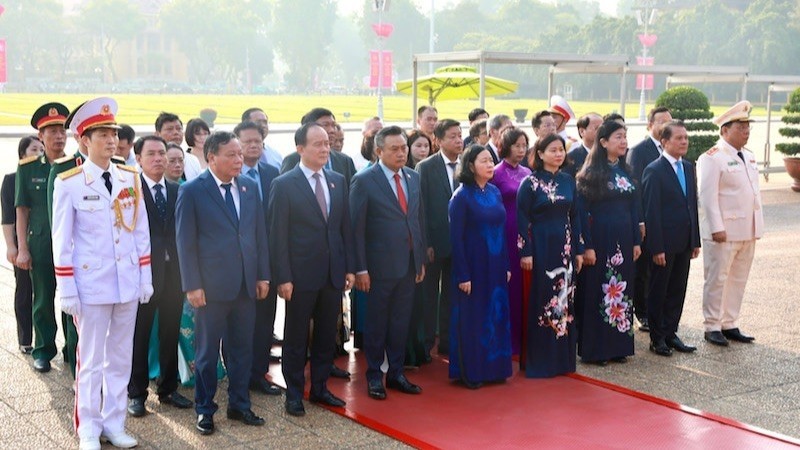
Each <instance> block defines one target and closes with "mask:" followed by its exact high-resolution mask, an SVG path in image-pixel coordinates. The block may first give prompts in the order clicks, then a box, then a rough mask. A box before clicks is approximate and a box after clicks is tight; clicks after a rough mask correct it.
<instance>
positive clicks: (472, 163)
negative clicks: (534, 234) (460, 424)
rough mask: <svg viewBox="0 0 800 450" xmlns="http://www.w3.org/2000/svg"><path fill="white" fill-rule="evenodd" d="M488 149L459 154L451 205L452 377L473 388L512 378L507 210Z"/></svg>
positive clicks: (470, 149) (471, 147)
mask: <svg viewBox="0 0 800 450" xmlns="http://www.w3.org/2000/svg"><path fill="white" fill-rule="evenodd" d="M493 174H494V162H493V160H492V155H491V153H490V150H489V149H487V148H486V147H483V146H480V145H472V146H470V147H469V148H468V149H467V150H466V151H464V153H463V154H462V155H461V172H460V174H459V175H458V179H459V181H460V182H461V186H459V187H458V189H456V191H455V192H454V193H453V198H452V199H451V200H450V206H449V210H448V212H449V217H450V242H451V244H452V246H453V252H452V261H453V272H452V278H453V281H452V282H453V287H452V291H451V292H452V293H453V294H452V298H451V305H450V378H451V379H455V380H459V381H461V382H462V383H463V384H464V385H465V386H466V387H468V388H470V389H477V388H478V387H480V386H481V385H482V384H483V383H484V382H500V381H504V380H505V379H506V378H508V377H510V376H511V324H510V322H509V318H508V279H509V278H510V277H511V272H510V271H509V265H508V251H507V249H506V242H505V240H506V239H505V221H506V211H505V208H503V199H502V197H501V195H500V191H499V190H498V189H497V187H495V186H494V185H492V184H490V183H489V180H490V179H491V178H492V175H493Z"/></svg>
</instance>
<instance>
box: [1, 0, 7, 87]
mask: <svg viewBox="0 0 800 450" xmlns="http://www.w3.org/2000/svg"><path fill="white" fill-rule="evenodd" d="M1 9H2V6H0V13H2V10H1ZM5 82H6V40H5V39H0V83H5Z"/></svg>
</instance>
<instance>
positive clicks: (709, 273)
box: [697, 101, 764, 346]
mask: <svg viewBox="0 0 800 450" xmlns="http://www.w3.org/2000/svg"><path fill="white" fill-rule="evenodd" d="M751 109H752V106H751V105H750V102H748V101H741V102H739V103H737V104H736V105H734V106H733V107H732V108H731V109H729V110H728V111H726V112H725V113H724V114H722V115H720V116H719V117H717V118H715V119H714V120H713V122H714V124H716V125H717V126H719V127H720V136H721V138H720V140H719V141H718V142H717V144H716V145H715V146H714V147H712V148H711V149H710V150H708V151H706V152H705V153H703V154H702V155H701V156H700V158H699V159H698V161H697V166H698V173H699V182H700V189H699V197H700V210H701V211H702V212H703V217H702V219H701V224H700V229H701V237H702V239H703V269H704V274H705V284H704V285H703V317H704V318H705V320H704V322H703V324H704V327H705V339H706V340H707V341H708V342H710V343H712V344H714V345H720V346H727V345H728V342H729V340H733V341H737V342H744V343H748V342H752V341H753V340H754V338H753V337H752V336H748V335H746V334H744V333H742V332H741V331H740V330H739V323H738V321H739V310H740V308H741V306H742V297H743V296H744V287H745V284H747V277H748V276H749V274H750V266H751V264H752V262H753V253H754V251H755V245H756V239H759V238H760V237H761V236H762V235H763V234H764V217H763V214H762V209H761V193H760V191H759V187H758V165H757V164H756V158H755V156H754V155H753V153H752V152H750V150H748V149H746V148H745V147H744V146H745V145H746V144H747V140H748V139H749V137H750V110H751Z"/></svg>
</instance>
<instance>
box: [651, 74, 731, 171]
mask: <svg viewBox="0 0 800 450" xmlns="http://www.w3.org/2000/svg"><path fill="white" fill-rule="evenodd" d="M656 106H664V107H667V108H669V109H670V113H671V114H672V117H673V118H674V119H679V120H683V121H684V123H685V124H686V131H688V132H689V151H688V153H687V154H686V158H687V159H689V160H691V161H694V160H696V159H697V158H698V157H699V156H700V155H701V154H702V153H703V152H705V151H706V150H708V149H709V148H711V147H712V146H713V145H714V143H716V142H717V136H716V134H713V133H712V132H714V131H716V130H717V129H718V127H717V126H716V125H714V124H713V123H711V122H710V121H709V119H711V118H712V117H714V113H712V112H711V106H710V105H709V103H708V97H706V95H705V94H703V92H702V91H700V90H699V89H697V88H694V87H691V86H676V87H673V88H670V89H668V90H666V91H664V92H663V93H662V94H661V95H659V96H658V99H657V100H656Z"/></svg>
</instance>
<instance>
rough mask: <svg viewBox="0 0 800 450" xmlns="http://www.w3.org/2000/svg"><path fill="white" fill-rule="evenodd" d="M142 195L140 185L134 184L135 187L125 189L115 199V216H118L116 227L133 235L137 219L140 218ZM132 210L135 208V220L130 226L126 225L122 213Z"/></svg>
mask: <svg viewBox="0 0 800 450" xmlns="http://www.w3.org/2000/svg"><path fill="white" fill-rule="evenodd" d="M140 195H141V194H140V191H139V183H137V182H134V183H133V187H129V188H125V189H123V190H121V191H120V192H119V195H117V198H115V199H114V215H115V216H116V221H115V222H114V226H116V227H117V228H124V229H126V230H128V231H129V232H131V233H132V232H133V229H134V228H136V219H137V218H138V216H139V197H140ZM130 208H133V220H131V223H130V225H129V224H127V223H125V218H124V217H123V216H122V211H123V210H125V209H130Z"/></svg>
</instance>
